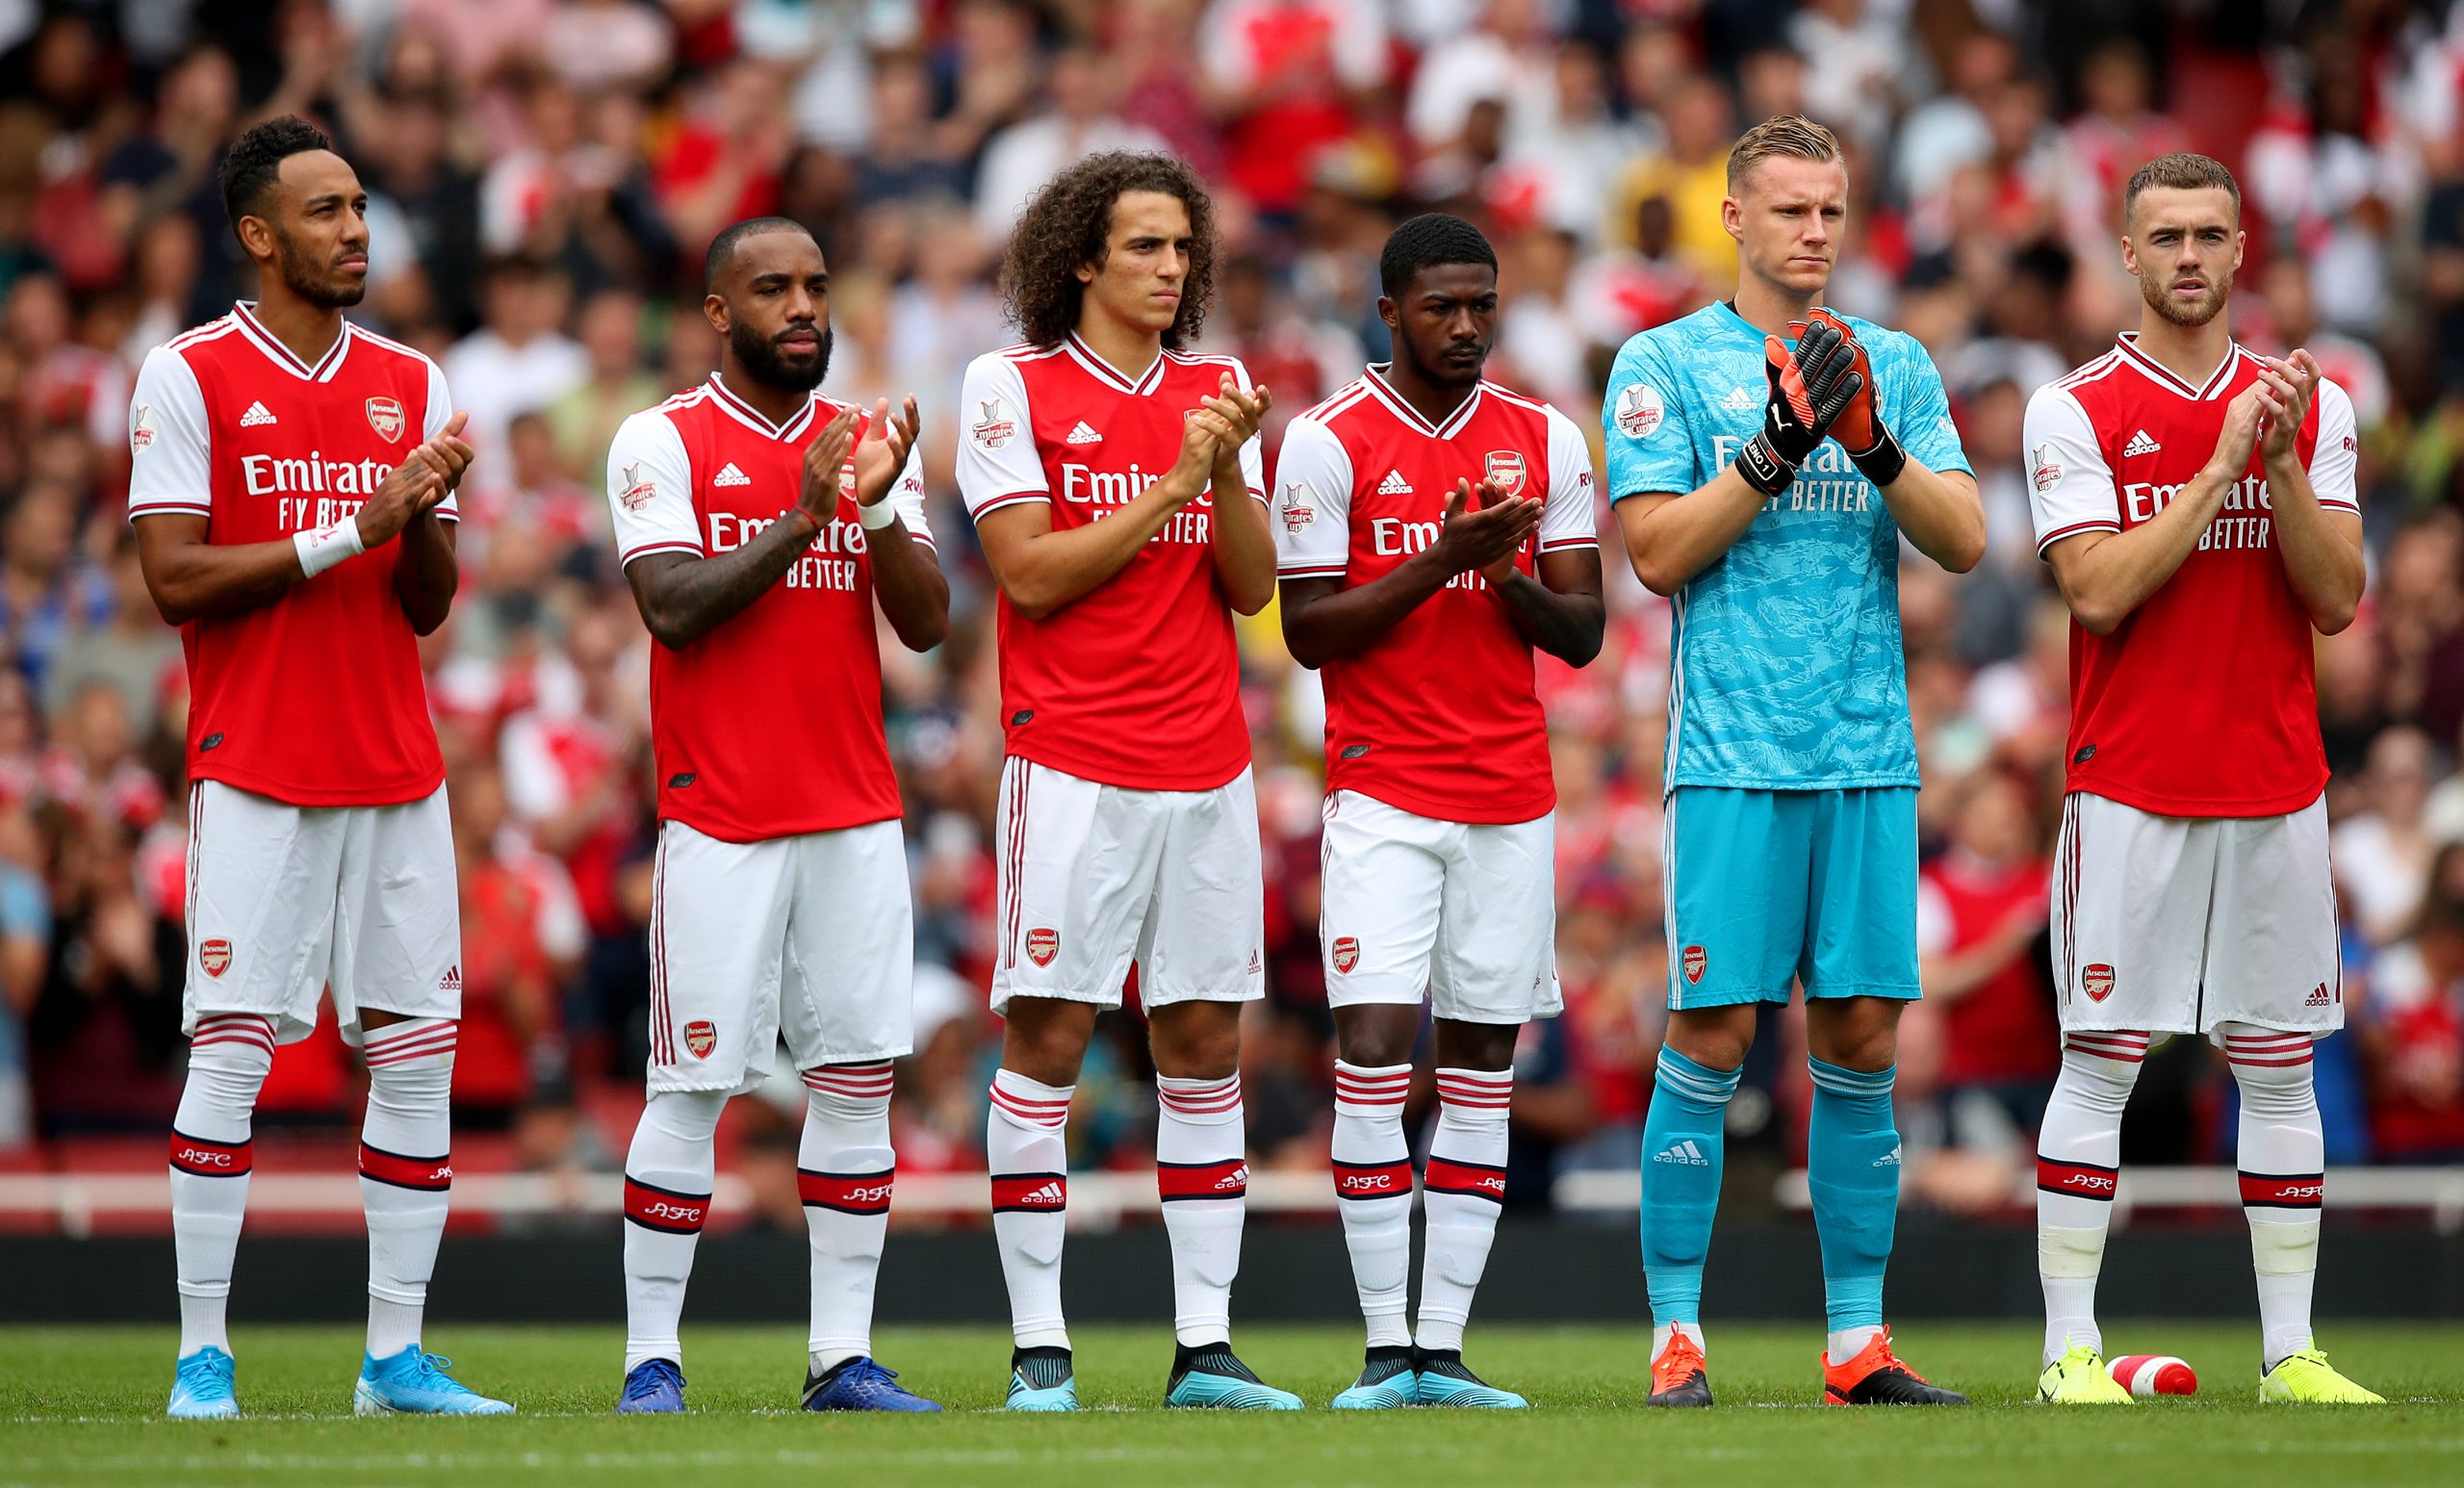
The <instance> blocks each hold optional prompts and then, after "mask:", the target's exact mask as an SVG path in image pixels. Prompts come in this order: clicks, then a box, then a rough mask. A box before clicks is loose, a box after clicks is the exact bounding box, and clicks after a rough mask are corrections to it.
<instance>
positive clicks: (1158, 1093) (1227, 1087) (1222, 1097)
mask: <svg viewBox="0 0 2464 1488" xmlns="http://www.w3.org/2000/svg"><path fill="white" fill-rule="evenodd" d="M1155 1103H1156V1104H1157V1105H1159V1106H1162V1107H1163V1108H1164V1109H1165V1110H1167V1111H1174V1112H1180V1113H1183V1114H1185V1115H1189V1116H1214V1115H1217V1114H1219V1113H1221V1112H1225V1111H1230V1110H1232V1109H1234V1108H1235V1107H1237V1106H1239V1105H1240V1104H1241V1082H1240V1081H1238V1080H1227V1081H1225V1082H1224V1083H1223V1084H1221V1085H1219V1086H1210V1087H1208V1088H1207V1089H1206V1090H1171V1089H1169V1088H1168V1087H1165V1086H1160V1085H1159V1086H1157V1087H1156V1088H1155Z"/></svg>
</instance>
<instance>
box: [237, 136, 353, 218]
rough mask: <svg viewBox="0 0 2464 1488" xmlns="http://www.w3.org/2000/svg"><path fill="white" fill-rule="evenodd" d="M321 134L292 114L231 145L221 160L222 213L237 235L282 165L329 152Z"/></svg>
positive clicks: (329, 145) (330, 144)
mask: <svg viewBox="0 0 2464 1488" xmlns="http://www.w3.org/2000/svg"><path fill="white" fill-rule="evenodd" d="M333 147H334V141H332V140H330V139H328V138H326V135H325V132H324V131H323V130H321V129H319V128H318V127H317V126H316V125H314V124H311V123H309V122H308V121H307V120H306V119H304V118H301V117H300V116H299V115H296V114H285V115H281V116H280V117H278V118H269V119H267V120H265V121H264V122H263V123H260V124H257V125H254V126H253V127H251V128H250V129H249V130H248V132H247V133H246V134H244V135H242V136H241V137H240V138H239V139H237V140H235V141H232V143H231V150H230V153H228V154H226V155H224V156H223V157H222V210H223V211H224V212H226V213H229V214H230V217H231V227H232V230H233V231H235V232H236V231H238V230H239V227H240V218H244V217H251V216H254V215H255V214H256V213H257V212H258V210H259V209H260V208H262V207H263V206H264V205H265V198H266V192H269V191H271V190H272V189H273V183H274V179H275V176H276V173H277V172H279V171H280V170H281V169H282V163H283V162H284V161H286V160H289V159H290V158H291V157H292V156H294V155H302V154H306V153H307V152H308V151H310V150H330V149H332V148H333Z"/></svg>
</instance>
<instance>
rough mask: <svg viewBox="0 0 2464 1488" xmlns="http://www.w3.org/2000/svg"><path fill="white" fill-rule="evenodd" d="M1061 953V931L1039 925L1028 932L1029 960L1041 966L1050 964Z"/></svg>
mask: <svg viewBox="0 0 2464 1488" xmlns="http://www.w3.org/2000/svg"><path fill="white" fill-rule="evenodd" d="M1060 954H1061V932H1059V931H1057V930H1054V929H1051V928H1050V927H1048V926H1043V925H1039V926H1037V927H1036V928H1035V929H1033V930H1030V931H1028V932H1027V960H1029V961H1031V962H1035V963H1036V964H1037V965H1039V966H1049V965H1051V964H1052V959H1053V958H1054V957H1055V956H1058V955H1060Z"/></svg>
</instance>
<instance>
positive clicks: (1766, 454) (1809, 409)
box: [1735, 321, 1864, 496]
mask: <svg viewBox="0 0 2464 1488" xmlns="http://www.w3.org/2000/svg"><path fill="white" fill-rule="evenodd" d="M1788 328H1789V329H1790V330H1792V331H1795V332H1796V333H1797V345H1796V349H1795V350H1793V351H1791V350H1790V349H1789V348H1788V347H1787V346H1784V345H1783V344H1782V343H1781V340H1780V338H1779V337H1777V336H1765V337H1763V338H1762V372H1763V376H1764V377H1765V378H1766V379H1767V380H1768V381H1769V383H1770V397H1769V398H1768V400H1766V401H1765V402H1764V403H1763V405H1762V428H1761V431H1760V432H1758V433H1757V434H1756V435H1755V436H1754V437H1753V438H1752V439H1749V440H1747V441H1746V442H1745V448H1744V449H1739V450H1738V451H1737V454H1736V462H1735V463H1736V472H1737V474H1738V475H1742V476H1744V477H1745V483H1746V484H1747V485H1750V486H1752V487H1754V489H1756V490H1757V491H1759V492H1761V493H1762V494H1763V495H1765V496H1778V495H1779V494H1780V493H1781V492H1783V491H1784V490H1786V489H1787V488H1788V482H1789V481H1791V480H1794V479H1795V478H1796V475H1797V467H1798V466H1800V465H1803V464H1804V463H1805V461H1806V456H1808V455H1809V454H1811V453H1813V451H1814V447H1815V446H1817V445H1819V444H1821V443H1822V441H1823V436H1824V435H1826V434H1828V433H1829V432H1830V431H1831V425H1832V423H1833V421H1835V420H1836V419H1837V418H1838V417H1839V412H1840V410H1841V409H1843V408H1845V407H1846V406H1847V405H1848V403H1849V400H1850V399H1852V398H1855V397H1856V396H1857V393H1858V391H1859V390H1860V389H1861V388H1862V387H1863V386H1864V381H1863V379H1862V378H1861V376H1860V375H1859V374H1858V372H1857V371H1856V362H1857V357H1856V352H1855V350H1854V349H1853V348H1851V347H1850V346H1849V345H1848V342H1847V339H1846V338H1845V337H1843V336H1842V335H1841V334H1840V332H1839V328H1838V327H1837V326H1835V325H1806V324H1803V323H1801V322H1793V321H1792V322H1790V324H1789V327H1788Z"/></svg>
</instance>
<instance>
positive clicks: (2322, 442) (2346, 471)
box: [2310, 377, 2361, 513]
mask: <svg viewBox="0 0 2464 1488" xmlns="http://www.w3.org/2000/svg"><path fill="white" fill-rule="evenodd" d="M2360 457H2361V449H2360V438H2359V436H2358V434H2357V433H2356V432H2355V430H2354V427H2353V414H2352V396H2351V395H2350V394H2348V393H2347V392H2346V391H2345V390H2344V389H2343V388H2341V387H2338V386H2337V385H2336V384H2335V383H2332V382H2329V381H2328V380H2327V379H2325V378H2323V377H2322V378H2321V379H2319V442H2318V443H2317V444H2315V445H2313V446H2311V447H2310V490H2311V493H2312V494H2313V495H2315V496H2317V497H2318V498H2319V504H2320V505H2321V506H2323V507H2325V508H2326V509H2327V510H2329V511H2348V512H2354V513H2358V512H2359V511H2360V510H2361V492H2360V490H2359V489H2358V488H2357V487H2356V486H2355V485H2354V484H2353V471H2354V467H2355V466H2356V465H2357V464H2358V463H2359V461H2360Z"/></svg>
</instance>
